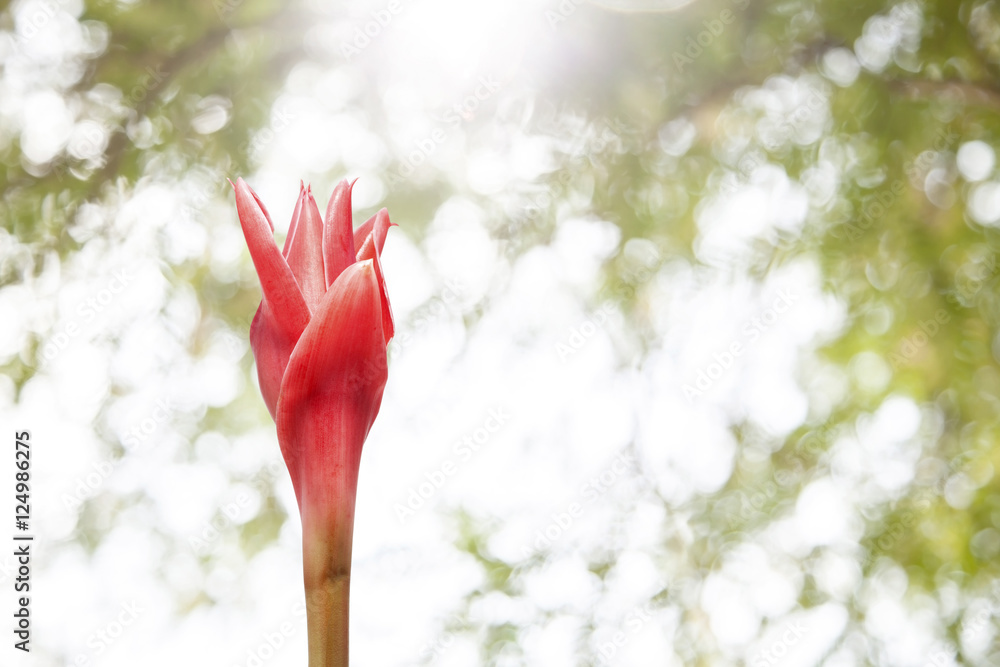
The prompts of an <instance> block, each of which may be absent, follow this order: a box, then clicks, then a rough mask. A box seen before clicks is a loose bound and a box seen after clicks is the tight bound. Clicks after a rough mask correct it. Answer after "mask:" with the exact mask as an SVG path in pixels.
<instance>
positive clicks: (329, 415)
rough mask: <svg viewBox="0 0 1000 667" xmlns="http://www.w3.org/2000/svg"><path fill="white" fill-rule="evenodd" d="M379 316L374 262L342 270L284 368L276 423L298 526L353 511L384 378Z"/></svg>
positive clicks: (383, 351) (384, 358)
mask: <svg viewBox="0 0 1000 667" xmlns="http://www.w3.org/2000/svg"><path fill="white" fill-rule="evenodd" d="M381 314H382V306H381V296H380V290H379V286H378V278H377V274H376V269H375V264H374V262H373V261H364V262H358V263H356V264H352V265H351V266H348V267H347V268H346V269H345V270H344V271H343V272H342V273H341V275H340V276H339V277H338V278H337V280H336V282H334V284H333V285H332V286H331V287H330V289H329V290H328V291H327V293H326V296H325V297H324V298H323V301H322V303H321V304H320V307H319V309H318V310H317V311H316V313H315V314H314V316H313V319H312V321H311V322H310V323H309V326H307V327H306V330H305V331H304V332H303V333H302V337H301V338H300V339H299V342H298V344H297V345H296V346H295V350H294V351H293V352H292V356H291V359H290V360H289V362H288V368H287V370H286V372H285V376H284V379H283V381H282V383H281V395H280V398H279V401H278V415H277V419H276V421H277V424H278V441H279V443H280V444H281V451H282V454H283V455H284V458H285V463H286V465H287V466H288V470H289V472H290V473H291V476H292V482H293V484H294V486H295V493H296V497H297V498H298V501H299V507H300V509H301V510H302V513H303V521H304V523H305V517H306V515H307V514H308V515H309V516H311V517H317V516H318V517H332V516H334V514H335V512H336V508H337V507H338V506H342V505H343V504H344V503H346V502H348V501H350V502H351V503H352V506H353V499H354V489H355V485H356V483H357V465H358V463H359V461H360V456H361V448H362V445H363V444H364V441H365V438H366V437H367V436H368V430H369V429H370V428H371V425H372V422H374V421H375V416H376V415H377V414H378V410H379V406H380V405H381V402H382V391H383V389H384V388H385V382H386V378H387V375H388V368H387V360H386V347H385V340H384V338H383V333H382V317H381ZM318 521H319V523H321V524H322V523H323V521H322V520H318Z"/></svg>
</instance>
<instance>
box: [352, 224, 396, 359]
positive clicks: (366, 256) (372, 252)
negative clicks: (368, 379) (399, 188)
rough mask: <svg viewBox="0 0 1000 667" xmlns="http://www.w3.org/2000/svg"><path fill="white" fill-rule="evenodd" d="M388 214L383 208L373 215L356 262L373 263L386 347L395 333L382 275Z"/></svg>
mask: <svg viewBox="0 0 1000 667" xmlns="http://www.w3.org/2000/svg"><path fill="white" fill-rule="evenodd" d="M391 224H392V223H391V222H389V212H388V211H387V210H385V209H384V208H383V209H382V210H381V211H379V212H378V213H376V214H375V216H374V225H373V228H372V230H371V232H370V233H369V234H368V236H367V238H366V239H365V241H364V243H363V244H362V245H361V247H360V249H359V250H358V261H359V262H363V261H365V260H372V261H374V263H375V274H376V277H377V278H378V288H379V295H380V299H381V301H382V333H383V336H384V337H385V342H386V345H388V344H389V341H390V340H392V336H393V334H394V333H395V324H394V322H393V317H392V307H391V306H390V305H389V293H388V292H387V291H386V289H385V277H384V276H383V274H382V246H384V245H385V237H386V233H387V232H388V231H389V226H390V225H391Z"/></svg>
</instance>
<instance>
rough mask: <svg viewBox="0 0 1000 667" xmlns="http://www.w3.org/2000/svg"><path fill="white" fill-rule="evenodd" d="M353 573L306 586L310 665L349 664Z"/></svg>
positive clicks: (316, 666)
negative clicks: (349, 628)
mask: <svg viewBox="0 0 1000 667" xmlns="http://www.w3.org/2000/svg"><path fill="white" fill-rule="evenodd" d="M350 594H351V575H350V573H348V574H346V575H342V576H339V577H334V578H332V579H328V580H326V581H323V582H320V583H318V584H317V585H314V586H312V587H308V586H307V588H306V617H307V627H308V632H309V667H348V627H349V622H348V621H349V613H350Z"/></svg>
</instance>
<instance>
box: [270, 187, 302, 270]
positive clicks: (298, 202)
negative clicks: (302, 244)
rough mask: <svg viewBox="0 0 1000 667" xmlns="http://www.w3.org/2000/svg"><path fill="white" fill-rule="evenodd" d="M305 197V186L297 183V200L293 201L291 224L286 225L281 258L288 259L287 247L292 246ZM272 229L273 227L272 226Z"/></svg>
mask: <svg viewBox="0 0 1000 667" xmlns="http://www.w3.org/2000/svg"><path fill="white" fill-rule="evenodd" d="M305 195H306V185H305V183H303V182H302V181H299V198H298V199H296V200H295V210H294V211H292V222H291V223H289V225H288V234H287V235H286V236H285V245H284V247H283V248H282V249H281V256H282V257H284V258H285V259H286V260H287V259H288V247H289V246H290V245H291V244H292V237H293V236H295V230H296V228H298V226H299V215H300V214H301V213H302V200H303V199H304V198H305ZM272 228H273V225H272Z"/></svg>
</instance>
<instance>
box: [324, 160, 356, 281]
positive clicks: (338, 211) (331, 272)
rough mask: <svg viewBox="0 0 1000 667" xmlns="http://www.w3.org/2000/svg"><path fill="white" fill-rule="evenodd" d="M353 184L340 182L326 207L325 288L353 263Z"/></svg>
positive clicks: (344, 181) (345, 180) (345, 181)
mask: <svg viewBox="0 0 1000 667" xmlns="http://www.w3.org/2000/svg"><path fill="white" fill-rule="evenodd" d="M353 188H354V183H348V182H347V179H344V180H342V181H341V182H340V183H338V184H337V187H336V188H334V190H333V194H332V195H331V196H330V203H329V204H327V206H326V220H325V223H324V226H323V259H324V262H325V265H326V286H327V287H329V286H330V285H332V284H333V281H334V280H336V279H337V276H339V275H340V272H341V271H343V270H344V269H345V268H347V267H348V265H350V264H353V263H354V258H355V255H354V234H353V232H352V229H353V226H354V225H353V224H352V222H351V190H352V189H353Z"/></svg>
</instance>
